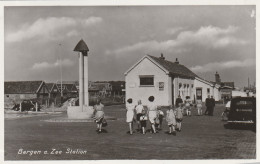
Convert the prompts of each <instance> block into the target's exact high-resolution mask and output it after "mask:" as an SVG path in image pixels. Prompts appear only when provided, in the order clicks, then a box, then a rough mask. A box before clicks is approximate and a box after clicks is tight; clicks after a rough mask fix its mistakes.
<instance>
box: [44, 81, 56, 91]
mask: <svg viewBox="0 0 260 164" xmlns="http://www.w3.org/2000/svg"><path fill="white" fill-rule="evenodd" d="M45 85H46V86H47V88H48V90H49V91H51V89H52V88H53V86H54V83H45Z"/></svg>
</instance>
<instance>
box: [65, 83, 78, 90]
mask: <svg viewBox="0 0 260 164" xmlns="http://www.w3.org/2000/svg"><path fill="white" fill-rule="evenodd" d="M62 85H64V86H66V88H67V89H68V90H69V91H77V88H76V85H75V84H62ZM74 86H75V88H73V87H74ZM73 89H74V90H73Z"/></svg>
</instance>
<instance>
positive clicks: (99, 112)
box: [93, 100, 105, 133]
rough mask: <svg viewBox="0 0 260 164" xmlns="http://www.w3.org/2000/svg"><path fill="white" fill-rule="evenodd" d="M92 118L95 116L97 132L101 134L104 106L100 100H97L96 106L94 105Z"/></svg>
mask: <svg viewBox="0 0 260 164" xmlns="http://www.w3.org/2000/svg"><path fill="white" fill-rule="evenodd" d="M93 108H94V116H95V121H96V123H97V132H98V133H101V132H102V122H103V119H104V116H105V113H104V105H103V104H102V103H101V100H97V103H96V105H94V107H93Z"/></svg>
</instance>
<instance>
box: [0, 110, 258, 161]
mask: <svg viewBox="0 0 260 164" xmlns="http://www.w3.org/2000/svg"><path fill="white" fill-rule="evenodd" d="M204 110H205V109H204ZM105 111H106V114H107V115H109V116H113V117H116V118H117V120H114V121H112V120H109V121H108V124H109V125H108V126H107V127H105V128H104V129H105V132H106V133H101V134H97V133H96V131H95V130H96V125H95V124H94V123H92V122H46V121H44V120H49V119H55V118H56V117H61V116H63V117H66V112H64V113H63V114H62V115H59V116H57V115H42V116H38V117H30V118H19V119H11V120H8V119H5V132H4V134H5V160H93V159H97V160H100V159H255V158H256V133H255V132H254V131H252V130H250V129H246V128H245V129H225V128H224V126H223V125H224V124H225V122H223V121H221V118H220V114H221V112H222V111H223V106H222V105H217V107H216V109H215V113H214V114H215V115H214V116H213V117H210V116H194V115H193V116H191V117H184V120H183V129H182V131H181V132H178V133H177V136H173V135H168V134H166V132H167V131H168V127H167V125H166V122H165V120H164V122H163V129H162V130H161V131H160V132H159V133H158V134H150V133H147V134H145V135H143V134H140V133H138V132H136V133H134V134H133V135H129V134H127V133H126V132H127V131H128V125H127V123H126V122H125V114H126V112H125V109H124V106H123V105H117V106H108V107H105ZM194 112H195V111H193V114H194ZM147 125H148V127H150V125H149V123H148V124H147ZM148 127H147V128H148ZM135 128H136V125H135ZM54 149H55V151H53V150H54ZM68 149H70V150H73V151H74V153H73V151H72V153H70V151H68ZM56 150H57V151H56ZM31 151H37V152H38V153H37V152H34V153H33V154H30V153H32V152H31ZM54 152H56V153H57V154H55V153H54ZM79 152H81V153H83V154H78V153H79ZM84 152H85V153H84ZM35 153H36V154H35ZM45 153H46V154H45ZM52 153H54V154H52Z"/></svg>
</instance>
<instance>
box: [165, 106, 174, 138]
mask: <svg viewBox="0 0 260 164" xmlns="http://www.w3.org/2000/svg"><path fill="white" fill-rule="evenodd" d="M166 121H167V122H168V126H169V134H173V135H176V131H175V126H176V119H175V113H174V110H173V106H172V105H171V106H170V108H169V109H168V110H167V111H166Z"/></svg>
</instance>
